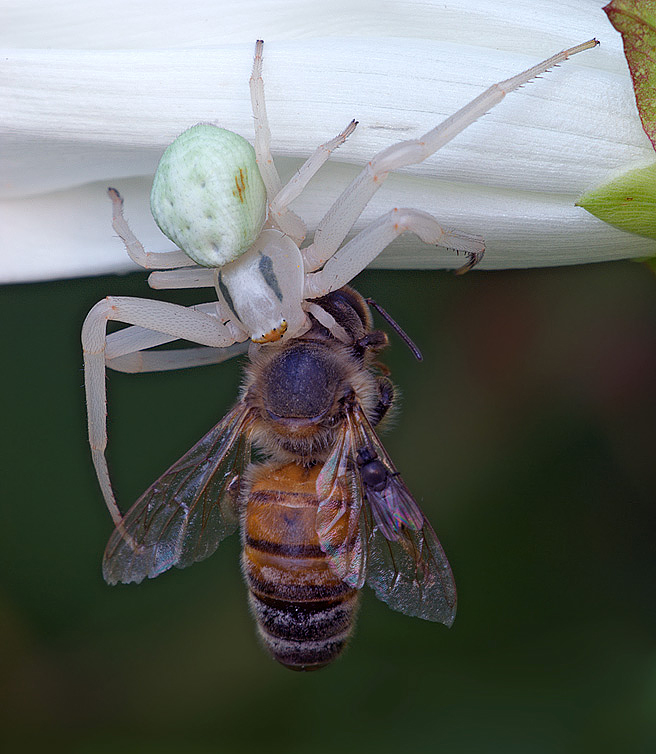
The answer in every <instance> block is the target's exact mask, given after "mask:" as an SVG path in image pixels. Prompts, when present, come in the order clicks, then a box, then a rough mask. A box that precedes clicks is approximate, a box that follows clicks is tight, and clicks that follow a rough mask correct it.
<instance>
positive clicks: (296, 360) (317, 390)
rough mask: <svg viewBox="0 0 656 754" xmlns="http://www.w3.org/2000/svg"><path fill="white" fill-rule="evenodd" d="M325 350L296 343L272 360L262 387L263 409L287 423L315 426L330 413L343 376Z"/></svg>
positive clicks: (317, 346)
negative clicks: (313, 424) (312, 424)
mask: <svg viewBox="0 0 656 754" xmlns="http://www.w3.org/2000/svg"><path fill="white" fill-rule="evenodd" d="M336 366H337V365H336V363H335V361H334V359H331V358H330V354H329V353H328V352H327V351H326V349H325V348H322V347H320V346H319V345H318V344H316V343H312V342H303V341H301V342H295V343H293V345H291V346H289V347H287V348H285V349H284V350H281V351H280V352H279V353H278V354H276V355H275V356H274V357H273V358H272V359H271V361H270V363H269V365H268V368H267V369H266V370H265V373H264V381H263V385H262V390H263V398H264V407H265V409H266V411H267V413H268V414H269V416H270V417H271V418H272V419H274V420H281V421H282V422H283V423H285V424H289V425H294V424H298V425H301V424H305V423H310V422H311V423H316V422H319V421H321V420H322V418H323V417H324V416H326V414H328V413H330V412H331V410H332V408H333V406H334V404H335V399H336V394H337V391H338V390H339V388H340V386H341V382H342V375H341V374H340V373H339V370H338V369H337V368H336Z"/></svg>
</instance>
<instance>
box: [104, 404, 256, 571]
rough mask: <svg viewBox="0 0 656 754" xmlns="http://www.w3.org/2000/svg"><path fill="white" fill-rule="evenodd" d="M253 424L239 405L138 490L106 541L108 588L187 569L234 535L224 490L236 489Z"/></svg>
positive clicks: (233, 515)
mask: <svg viewBox="0 0 656 754" xmlns="http://www.w3.org/2000/svg"><path fill="white" fill-rule="evenodd" d="M251 421H252V414H251V412H250V411H249V410H248V409H246V408H245V406H244V405H243V403H241V402H240V403H238V404H237V405H236V406H235V407H234V408H233V409H232V410H231V411H230V412H229V413H228V414H227V415H226V416H225V417H224V418H223V419H222V420H221V421H220V422H219V423H218V424H217V425H216V426H215V427H214V428H213V429H211V430H210V431H209V432H208V433H207V434H206V435H205V437H203V438H202V439H201V440H200V441H199V442H197V443H196V445H194V447H193V448H192V449H191V450H190V451H189V452H188V453H186V454H185V455H184V456H182V458H180V460H179V461H176V463H174V464H173V466H171V467H170V468H169V469H168V470H167V471H165V472H164V474H162V476H161V477H160V478H159V479H158V480H157V481H156V482H154V483H153V484H152V485H151V486H150V487H149V488H148V489H147V490H146V492H144V494H143V495H142V496H141V497H140V498H139V499H138V500H137V502H136V503H135V504H134V505H133V506H132V507H131V508H130V510H129V511H128V512H127V513H126V515H125V516H124V518H123V520H122V522H121V523H120V524H119V525H118V526H117V527H116V529H115V530H114V532H113V534H112V536H111V537H110V539H109V542H108V543H107V548H106V549H105V556H104V558H103V576H104V578H105V581H107V583H109V584H116V583H118V582H122V583H124V584H128V583H130V582H136V583H139V582H141V581H143V579H144V578H146V577H148V578H151V579H152V578H154V577H155V576H159V574H160V573H163V572H164V571H166V570H168V569H169V568H171V567H172V566H177V567H178V568H185V567H186V566H188V565H191V564H192V563H195V562H196V561H198V560H203V558H207V557H208V556H209V555H211V554H212V553H213V552H214V551H215V550H216V548H217V547H218V545H219V542H221V540H223V539H224V538H225V537H227V536H228V535H229V534H232V532H233V531H234V530H235V529H236V528H237V524H238V516H237V511H236V510H235V505H234V503H235V501H234V499H231V492H232V490H230V489H229V488H231V487H234V486H235V485H237V488H238V483H239V480H240V478H241V477H242V475H243V473H244V469H245V467H246V465H247V464H248V463H249V461H250V441H249V437H248V429H249V427H250V423H251Z"/></svg>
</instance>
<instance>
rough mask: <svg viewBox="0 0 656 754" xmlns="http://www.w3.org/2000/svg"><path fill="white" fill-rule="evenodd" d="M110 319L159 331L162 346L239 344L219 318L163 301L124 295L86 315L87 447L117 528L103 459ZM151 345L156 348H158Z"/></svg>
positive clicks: (117, 517)
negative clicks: (183, 342)
mask: <svg viewBox="0 0 656 754" xmlns="http://www.w3.org/2000/svg"><path fill="white" fill-rule="evenodd" d="M109 320H115V321H118V322H125V323H127V324H132V325H138V326H139V327H140V328H141V329H142V330H146V331H155V336H157V335H159V334H161V335H164V336H165V338H164V340H163V341H162V340H161V335H160V341H159V342H167V339H168V340H172V339H176V338H182V339H184V340H190V341H193V342H195V343H200V344H201V345H205V346H210V347H212V348H217V347H218V348H222V347H225V346H229V345H232V343H234V340H235V339H234V336H233V334H232V331H231V330H230V329H229V328H227V327H226V326H225V325H223V324H221V322H220V321H219V320H218V319H217V318H216V317H214V316H211V315H210V314H206V313H205V312H203V311H198V310H194V309H186V308H185V307H184V306H178V305H176V304H170V303H167V302H164V301H150V300H148V299H139V298H128V297H124V296H116V297H107V298H104V299H102V301H99V302H98V303H97V304H96V305H95V306H94V307H93V308H92V309H91V311H90V312H89V314H88V315H87V318H86V319H85V321H84V325H83V326H82V349H83V351H84V382H85V388H86V395H87V416H88V421H89V444H90V446H91V455H92V458H93V463H94V466H95V469H96V475H97V476H98V482H99V483H100V488H101V490H102V493H103V497H104V498H105V503H106V504H107V508H108V510H109V512H110V514H111V516H112V519H113V520H114V523H115V524H116V525H117V526H118V525H119V524H120V522H121V520H122V516H121V512H120V510H119V508H118V506H117V504H116V499H115V498H114V493H113V490H112V484H111V481H110V477H109V469H108V468H107V460H106V459H105V448H106V446H107V395H106V386H105V359H106V348H107V335H106V328H107V322H108V321H109ZM137 335H138V334H137ZM155 339H156V338H155ZM116 340H118V338H117V339H116ZM151 340H152V338H151ZM141 342H142V343H143V339H142V341H141ZM151 344H152V345H156V343H151ZM115 354H116V350H115Z"/></svg>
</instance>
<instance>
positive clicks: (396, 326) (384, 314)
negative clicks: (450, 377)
mask: <svg viewBox="0 0 656 754" xmlns="http://www.w3.org/2000/svg"><path fill="white" fill-rule="evenodd" d="M365 301H366V302H367V304H369V306H373V308H374V309H375V310H376V311H377V312H378V314H380V316H381V317H382V318H383V319H384V320H385V321H386V322H387V324H388V325H389V326H390V327H391V328H392V329H393V330H394V332H396V334H397V335H398V336H399V337H400V338H401V339H402V340H403V341H404V342H405V344H406V345H407V346H408V348H409V349H410V350H411V351H412V353H413V354H414V357H415V359H417V361H423V360H424V357H423V356H422V355H421V351H420V350H419V349H418V348H417V346H416V345H415V344H414V342H413V340H412V339H411V338H410V336H409V335H408V334H407V333H406V331H405V330H404V329H403V328H402V327H401V325H399V324H398V323H397V322H396V321H395V320H394V319H392V317H391V315H390V314H388V313H387V312H386V311H385V309H383V307H382V306H381V305H380V304H378V303H376V302H375V301H374V300H373V299H372V298H365Z"/></svg>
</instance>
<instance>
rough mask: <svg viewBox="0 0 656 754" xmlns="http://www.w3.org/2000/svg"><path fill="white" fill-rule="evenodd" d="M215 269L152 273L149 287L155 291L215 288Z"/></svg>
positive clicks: (194, 268)
mask: <svg viewBox="0 0 656 754" xmlns="http://www.w3.org/2000/svg"><path fill="white" fill-rule="evenodd" d="M214 282H215V281H214V269H213V268H211V267H193V268H189V267H186V268H185V267H183V268H182V269H177V270H162V271H157V272H151V273H150V275H149V276H148V285H149V286H150V287H151V288H154V289H155V290H160V291H162V290H172V289H175V288H214Z"/></svg>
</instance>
